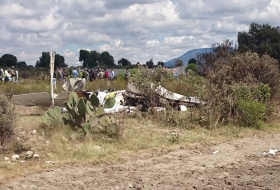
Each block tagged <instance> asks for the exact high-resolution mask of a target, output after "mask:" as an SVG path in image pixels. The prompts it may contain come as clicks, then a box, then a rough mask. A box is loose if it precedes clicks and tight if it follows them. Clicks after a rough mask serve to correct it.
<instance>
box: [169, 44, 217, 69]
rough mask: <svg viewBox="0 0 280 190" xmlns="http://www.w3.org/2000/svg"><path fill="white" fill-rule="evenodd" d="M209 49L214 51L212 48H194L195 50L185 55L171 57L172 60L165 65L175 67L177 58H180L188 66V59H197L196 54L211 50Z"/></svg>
mask: <svg viewBox="0 0 280 190" xmlns="http://www.w3.org/2000/svg"><path fill="white" fill-rule="evenodd" d="M209 51H212V48H199V49H193V50H190V51H188V52H186V53H185V54H184V55H181V56H180V57H177V58H174V59H171V60H170V61H167V62H165V64H164V65H165V66H167V67H173V66H174V64H175V60H176V59H180V60H182V61H183V63H184V65H185V66H187V65H188V61H189V60H190V59H191V58H195V59H196V56H197V54H198V53H205V52H209Z"/></svg>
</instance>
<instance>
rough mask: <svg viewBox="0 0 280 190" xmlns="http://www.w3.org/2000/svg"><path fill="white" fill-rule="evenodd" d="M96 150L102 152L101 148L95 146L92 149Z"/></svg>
mask: <svg viewBox="0 0 280 190" xmlns="http://www.w3.org/2000/svg"><path fill="white" fill-rule="evenodd" d="M92 148H93V149H94V150H101V146H93V147H92Z"/></svg>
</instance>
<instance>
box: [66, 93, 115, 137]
mask: <svg viewBox="0 0 280 190" xmlns="http://www.w3.org/2000/svg"><path fill="white" fill-rule="evenodd" d="M114 105H115V99H114V98H108V99H107V100H106V101H105V103H104V107H101V106H100V102H99V99H98V98H97V97H96V95H94V94H93V95H91V97H90V99H89V100H87V99H85V98H84V97H82V98H78V96H77V94H76V93H75V92H71V93H70V94H69V98H68V101H67V102H66V103H65V106H66V109H67V110H68V113H64V114H62V116H61V117H62V120H63V122H64V124H68V125H70V126H72V127H75V126H77V127H79V128H81V129H82V130H83V131H84V132H85V134H86V133H88V132H90V130H91V128H93V127H96V126H98V125H100V126H106V117H105V115H106V113H105V111H104V109H105V108H112V107H113V106H114ZM109 124H110V125H111V124H112V123H108V125H109Z"/></svg>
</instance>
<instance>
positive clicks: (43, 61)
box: [35, 52, 67, 68]
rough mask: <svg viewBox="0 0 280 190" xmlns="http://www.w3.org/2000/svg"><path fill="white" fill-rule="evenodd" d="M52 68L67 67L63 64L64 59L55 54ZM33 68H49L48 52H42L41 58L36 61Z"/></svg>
mask: <svg viewBox="0 0 280 190" xmlns="http://www.w3.org/2000/svg"><path fill="white" fill-rule="evenodd" d="M54 66H55V67H67V65H66V64H65V60H64V57H63V56H61V55H59V54H55V60H54ZM35 67H47V68H49V67H50V52H42V56H41V57H40V58H39V60H37V61H36V64H35Z"/></svg>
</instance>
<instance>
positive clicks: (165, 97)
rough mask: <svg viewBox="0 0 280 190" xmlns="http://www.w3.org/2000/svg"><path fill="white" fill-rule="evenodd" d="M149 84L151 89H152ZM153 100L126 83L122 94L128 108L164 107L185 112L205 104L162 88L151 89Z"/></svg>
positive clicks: (144, 109) (194, 98)
mask: <svg viewBox="0 0 280 190" xmlns="http://www.w3.org/2000/svg"><path fill="white" fill-rule="evenodd" d="M153 85H154V84H151V89H153ZM153 91H154V94H155V99H154V100H153V102H152V101H151V100H150V99H149V98H148V97H147V96H146V95H145V94H144V93H141V91H139V90H138V89H137V88H136V87H135V86H134V85H133V84H131V83H128V85H127V89H126V91H125V92H124V93H123V98H124V102H125V104H126V105H130V106H140V107H141V108H142V110H143V111H146V110H148V109H149V107H150V106H153V107H166V106H171V107H173V108H175V109H177V110H179V111H185V110H186V109H187V107H194V106H195V107H198V106H199V105H200V104H206V103H205V102H203V101H200V100H199V99H198V98H196V97H186V96H183V95H181V94H177V93H174V92H171V91H168V90H167V89H166V88H164V87H162V86H157V87H155V89H153Z"/></svg>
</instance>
